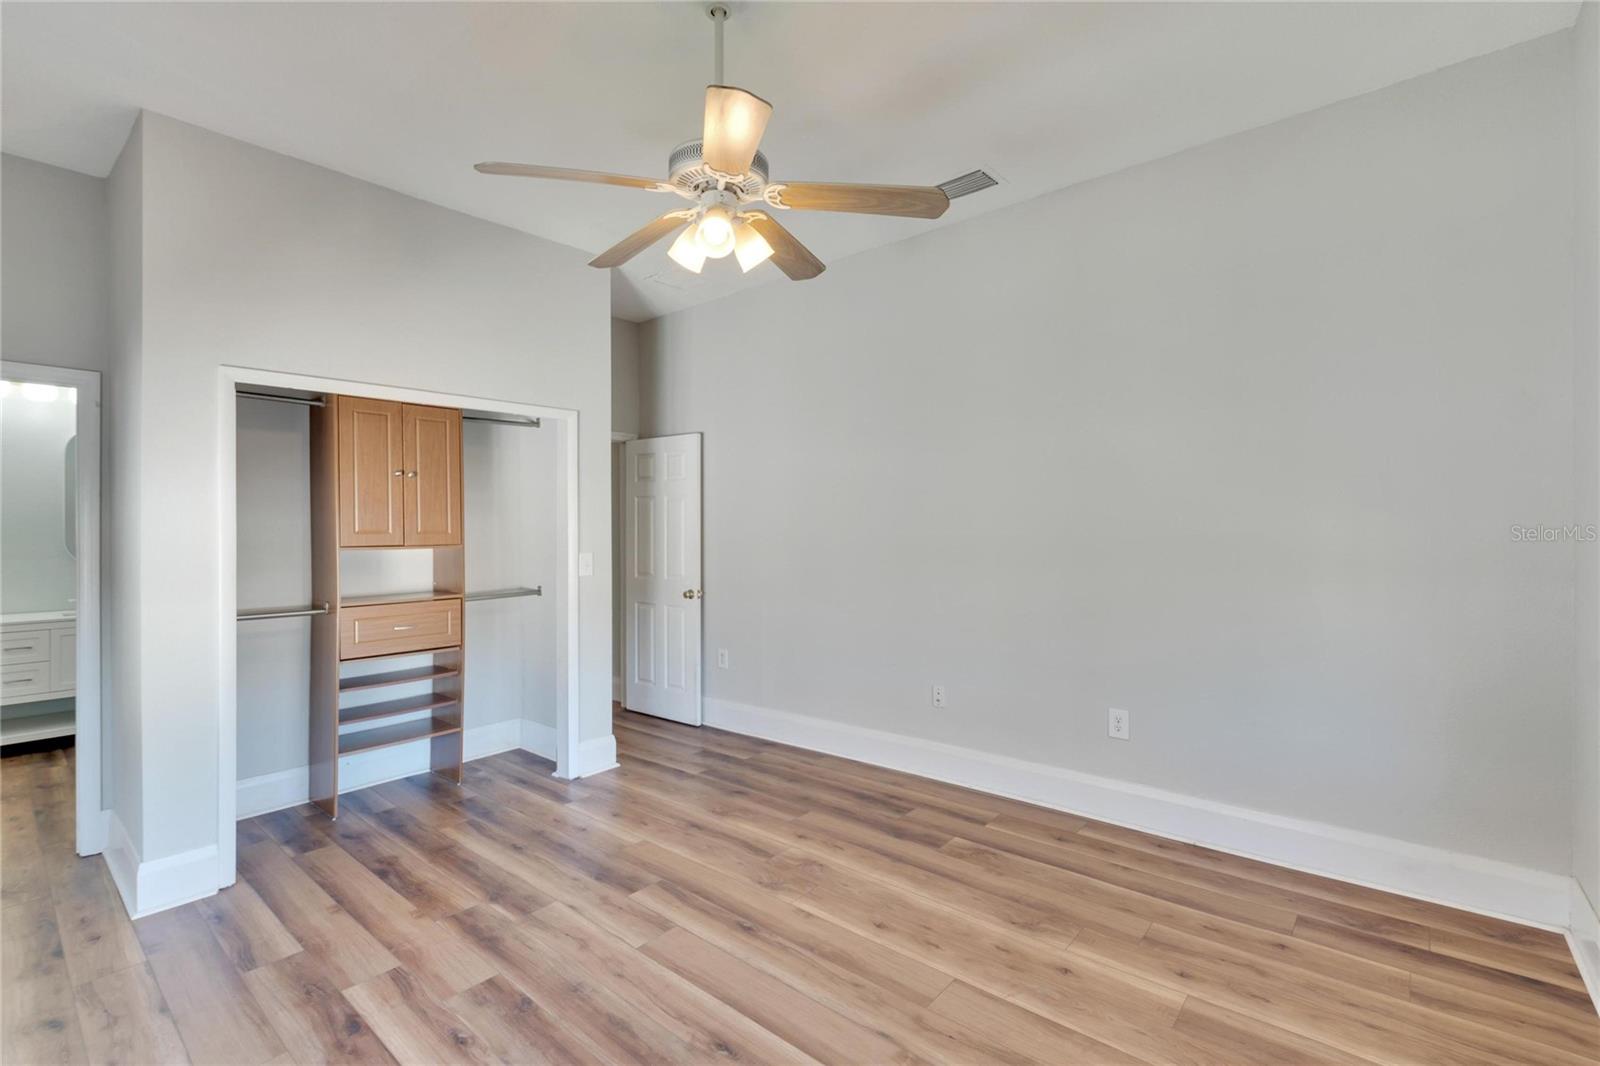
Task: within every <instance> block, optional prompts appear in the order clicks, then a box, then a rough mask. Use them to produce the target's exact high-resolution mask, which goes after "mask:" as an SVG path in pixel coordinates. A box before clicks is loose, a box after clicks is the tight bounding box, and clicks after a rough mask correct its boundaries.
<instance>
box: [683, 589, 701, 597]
mask: <svg viewBox="0 0 1600 1066" xmlns="http://www.w3.org/2000/svg"><path fill="white" fill-rule="evenodd" d="M683 598H684V599H686V600H698V599H699V598H700V590H699V589H684V590H683Z"/></svg>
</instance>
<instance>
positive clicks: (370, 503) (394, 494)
mask: <svg viewBox="0 0 1600 1066" xmlns="http://www.w3.org/2000/svg"><path fill="white" fill-rule="evenodd" d="M335 403H337V404H338V420H339V449H338V451H339V546H340V547H341V548H373V547H392V546H398V545H401V544H404V543H405V526H404V508H405V501H404V491H403V485H404V484H405V482H406V480H407V479H406V478H405V477H404V473H405V471H404V469H403V461H402V455H401V453H402V443H403V440H404V434H403V432H402V428H401V422H402V418H401V405H400V404H398V403H393V402H390V401H388V400H363V399H359V398H357V397H354V396H340V397H338V398H337V399H336V400H335Z"/></svg>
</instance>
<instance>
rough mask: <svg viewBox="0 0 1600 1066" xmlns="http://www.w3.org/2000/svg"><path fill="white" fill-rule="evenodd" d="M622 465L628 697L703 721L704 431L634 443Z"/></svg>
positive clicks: (662, 712) (638, 706)
mask: <svg viewBox="0 0 1600 1066" xmlns="http://www.w3.org/2000/svg"><path fill="white" fill-rule="evenodd" d="M622 469H623V478H624V484H623V500H624V504H623V506H624V507H625V508H626V509H627V510H626V514H625V515H624V520H623V523H622V527H623V540H624V544H623V547H622V558H623V560H624V566H623V575H622V581H623V595H624V597H625V604H626V606H625V610H626V615H625V617H626V618H627V619H628V625H627V627H626V632H625V633H624V646H623V655H624V659H625V661H624V664H623V678H624V681H623V688H624V691H623V697H624V699H623V702H624V704H625V705H626V706H627V707H628V708H629V709H630V710H634V711H640V712H643V713H645V714H653V715H656V716H658V717H661V718H670V719H672V720H673V721H678V722H686V723H688V724H690V725H699V724H700V721H701V709H700V700H701V691H700V690H701V683H702V678H701V665H700V644H701V635H700V628H701V602H702V601H701V595H700V592H701V590H700V434H698V433H686V434H681V435H679V436H674V437H654V438H649V439H646V440H636V441H629V442H628V443H627V444H626V445H624V447H623V465H622ZM686 594H687V595H686Z"/></svg>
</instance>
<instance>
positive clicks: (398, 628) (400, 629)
mask: <svg viewBox="0 0 1600 1066" xmlns="http://www.w3.org/2000/svg"><path fill="white" fill-rule="evenodd" d="M393 628H394V631H395V632H396V633H404V632H405V631H406V630H408V629H415V628H417V627H416V626H394V627H393Z"/></svg>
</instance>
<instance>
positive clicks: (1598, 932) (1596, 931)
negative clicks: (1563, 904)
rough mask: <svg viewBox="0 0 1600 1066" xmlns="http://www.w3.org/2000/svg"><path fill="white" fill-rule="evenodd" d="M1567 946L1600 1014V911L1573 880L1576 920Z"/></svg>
mask: <svg viewBox="0 0 1600 1066" xmlns="http://www.w3.org/2000/svg"><path fill="white" fill-rule="evenodd" d="M1567 944H1568V946H1570V947H1571V948H1572V957H1573V958H1574V959H1576V960H1577V962H1578V972H1579V973H1581V974H1582V975H1583V983H1584V984H1585V985H1587V986H1588V989H1589V998H1590V999H1592V1000H1594V1006H1595V1009H1596V1010H1600V909H1597V908H1596V906H1595V901H1594V900H1591V899H1590V898H1589V897H1588V896H1587V895H1585V894H1584V891H1583V886H1582V885H1580V884H1578V879H1577V878H1573V879H1572V917H1571V919H1570V926H1569V928H1568V929H1567Z"/></svg>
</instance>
